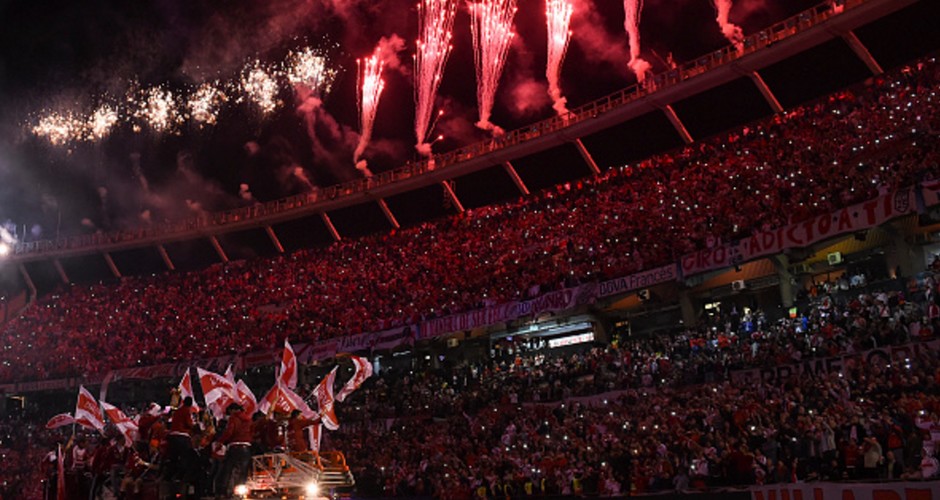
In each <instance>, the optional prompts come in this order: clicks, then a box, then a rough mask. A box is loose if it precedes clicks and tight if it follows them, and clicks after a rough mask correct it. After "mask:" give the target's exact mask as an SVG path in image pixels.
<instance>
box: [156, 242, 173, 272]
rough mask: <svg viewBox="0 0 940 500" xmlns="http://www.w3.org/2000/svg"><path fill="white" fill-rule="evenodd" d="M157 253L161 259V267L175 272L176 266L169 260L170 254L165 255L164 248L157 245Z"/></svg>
mask: <svg viewBox="0 0 940 500" xmlns="http://www.w3.org/2000/svg"><path fill="white" fill-rule="evenodd" d="M157 253H158V254H160V258H161V259H163V265H164V266H166V269H167V271H176V266H175V265H174V264H173V261H172V260H171V259H170V254H168V253H166V248H165V247H164V246H163V245H157Z"/></svg>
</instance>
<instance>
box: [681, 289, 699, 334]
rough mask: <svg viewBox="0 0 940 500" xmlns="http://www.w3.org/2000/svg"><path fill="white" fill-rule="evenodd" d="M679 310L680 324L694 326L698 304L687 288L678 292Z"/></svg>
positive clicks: (696, 320)
mask: <svg viewBox="0 0 940 500" xmlns="http://www.w3.org/2000/svg"><path fill="white" fill-rule="evenodd" d="M679 310H680V311H681V313H682V324H683V325H685V326H686V327H691V326H695V324H696V323H697V322H698V304H697V301H696V300H695V299H693V298H692V293H691V292H689V291H688V290H682V291H680V292H679Z"/></svg>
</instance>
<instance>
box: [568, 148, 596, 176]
mask: <svg viewBox="0 0 940 500" xmlns="http://www.w3.org/2000/svg"><path fill="white" fill-rule="evenodd" d="M574 145H575V147H577V148H578V152H579V153H581V158H584V162H585V163H587V165H588V167H589V168H590V169H591V172H593V173H594V175H595V176H598V175H601V169H600V168H598V167H597V162H596V161H594V157H593V156H591V152H590V151H588V149H587V148H586V147H584V143H583V142H581V139H575V140H574Z"/></svg>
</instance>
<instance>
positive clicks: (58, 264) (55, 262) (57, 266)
mask: <svg viewBox="0 0 940 500" xmlns="http://www.w3.org/2000/svg"><path fill="white" fill-rule="evenodd" d="M52 266H53V267H55V270H56V272H57V273H59V279H61V280H62V283H65V284H69V283H71V282H72V280H70V279H69V275H68V274H65V268H64V267H62V262H59V259H52Z"/></svg>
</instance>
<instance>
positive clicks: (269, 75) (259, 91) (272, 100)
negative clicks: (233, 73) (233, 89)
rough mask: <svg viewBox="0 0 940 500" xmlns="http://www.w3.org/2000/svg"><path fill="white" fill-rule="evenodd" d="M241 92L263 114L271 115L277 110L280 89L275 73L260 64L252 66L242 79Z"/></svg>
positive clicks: (256, 63)
mask: <svg viewBox="0 0 940 500" xmlns="http://www.w3.org/2000/svg"><path fill="white" fill-rule="evenodd" d="M241 90H242V92H244V93H245V96H246V98H247V99H248V100H249V101H251V102H252V103H254V104H255V105H256V106H258V109H260V110H261V113H262V114H265V115H267V114H270V113H272V112H274V110H275V109H277V106H278V100H277V94H278V92H279V90H280V89H279V87H278V84H277V79H276V78H275V75H274V74H273V72H271V71H269V70H268V69H266V68H264V66H262V64H261V63H260V62H255V63H254V64H253V65H252V66H250V67H249V68H248V69H247V70H246V71H245V74H244V75H243V76H242V79H241Z"/></svg>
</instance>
